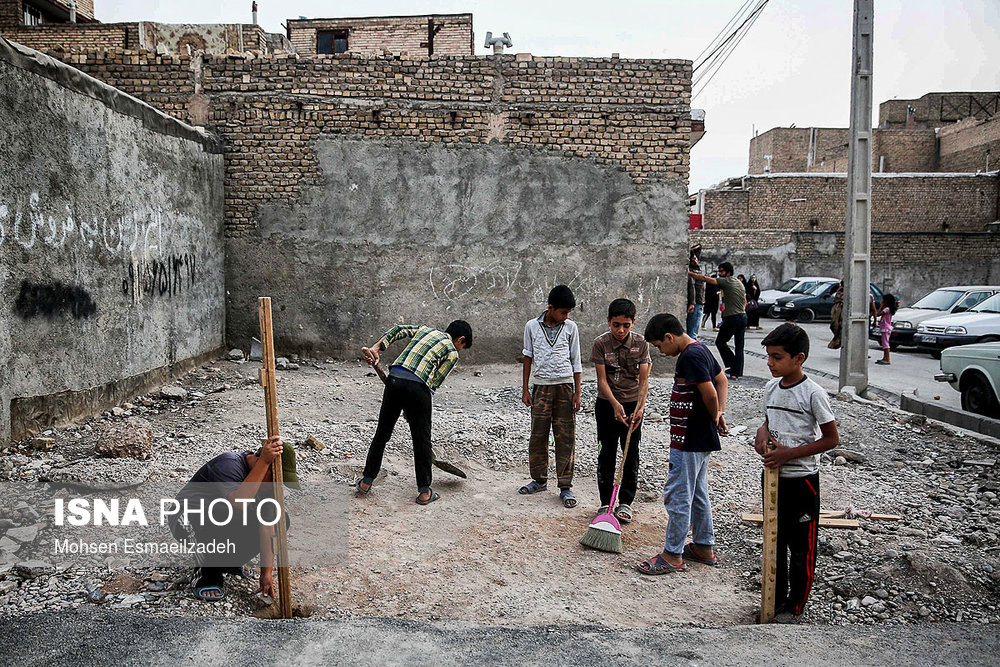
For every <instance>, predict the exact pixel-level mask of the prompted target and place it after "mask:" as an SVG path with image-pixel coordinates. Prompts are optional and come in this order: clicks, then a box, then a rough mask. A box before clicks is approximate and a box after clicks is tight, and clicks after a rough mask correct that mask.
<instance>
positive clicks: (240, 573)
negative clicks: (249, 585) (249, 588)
mask: <svg viewBox="0 0 1000 667" xmlns="http://www.w3.org/2000/svg"><path fill="white" fill-rule="evenodd" d="M227 574H231V575H233V576H234V577H239V578H240V579H253V568H252V567H250V566H249V565H244V566H243V567H231V568H228V571H227Z"/></svg>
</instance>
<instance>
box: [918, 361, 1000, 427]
mask: <svg viewBox="0 0 1000 667" xmlns="http://www.w3.org/2000/svg"><path fill="white" fill-rule="evenodd" d="M934 379H935V380H938V381H940V382H947V383H948V384H950V385H951V386H952V388H954V389H956V390H958V391H960V392H961V393H962V409H963V410H968V411H969V412H975V413H976V414H980V415H983V416H986V417H993V418H1000V401H998V400H997V396H1000V343H975V344H973V345H960V346H958V347H949V348H948V349H946V350H944V351H942V352H941V372H940V373H939V374H937V375H935V376H934Z"/></svg>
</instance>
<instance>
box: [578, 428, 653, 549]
mask: <svg viewBox="0 0 1000 667" xmlns="http://www.w3.org/2000/svg"><path fill="white" fill-rule="evenodd" d="M638 424H639V422H638V421H634V422H632V424H631V425H630V426H629V427H628V435H626V436H625V450H624V451H623V452H622V462H621V464H619V466H618V474H617V475H615V485H614V488H612V490H611V504H609V505H608V511H607V512H605V513H604V514H598V515H597V516H595V517H594V520H593V521H591V522H590V527H589V528H587V532H586V533H584V534H583V537H581V538H580V544H582V545H583V546H585V547H590V548H591V549H597V550H598V551H608V552H610V553H615V554H620V553H621V552H622V527H621V524H620V523H618V519H617V518H616V517H615V515H614V514H612V512H614V508H615V502H616V501H617V500H618V490H619V489H620V488H621V485H622V474H623V473H624V472H625V457H626V456H628V445H629V441H630V440H631V439H632V431H634V430H635V427H636V426H638ZM615 444H616V443H611V446H615Z"/></svg>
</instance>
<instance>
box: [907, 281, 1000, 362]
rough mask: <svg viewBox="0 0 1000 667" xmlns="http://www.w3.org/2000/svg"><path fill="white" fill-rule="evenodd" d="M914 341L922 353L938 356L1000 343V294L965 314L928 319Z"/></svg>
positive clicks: (922, 323) (918, 330) (921, 324)
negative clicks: (950, 349)
mask: <svg viewBox="0 0 1000 667" xmlns="http://www.w3.org/2000/svg"><path fill="white" fill-rule="evenodd" d="M894 319H895V318H894ZM914 340H916V341H917V345H918V346H919V347H920V349H921V350H924V351H926V352H930V353H931V354H932V355H935V356H937V355H938V354H940V353H941V350H943V349H945V348H948V347H954V346H955V345H969V344H971V343H994V342H1000V294H994V295H993V296H991V297H990V298H988V299H986V300H985V301H983V302H982V303H980V304H979V305H978V306H974V307H973V308H970V309H969V310H968V311H966V312H964V313H961V314H958V315H946V316H944V317H935V318H932V319H929V320H924V321H923V322H921V323H920V325H919V326H918V327H917V333H916V335H915V336H914Z"/></svg>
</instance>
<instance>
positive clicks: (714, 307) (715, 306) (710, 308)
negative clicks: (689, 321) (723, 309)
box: [701, 301, 719, 329]
mask: <svg viewBox="0 0 1000 667" xmlns="http://www.w3.org/2000/svg"><path fill="white" fill-rule="evenodd" d="M718 315H719V302H718V301H716V302H715V303H712V302H710V301H705V309H704V312H702V314H701V326H705V322H707V321H708V318H709V317H711V318H712V328H713V329H714V328H715V322H716V318H717V317H718Z"/></svg>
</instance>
